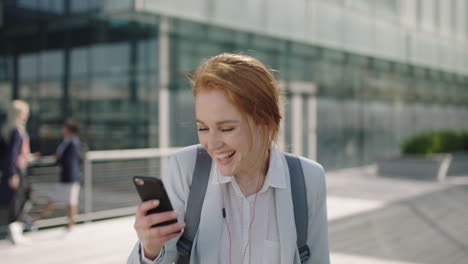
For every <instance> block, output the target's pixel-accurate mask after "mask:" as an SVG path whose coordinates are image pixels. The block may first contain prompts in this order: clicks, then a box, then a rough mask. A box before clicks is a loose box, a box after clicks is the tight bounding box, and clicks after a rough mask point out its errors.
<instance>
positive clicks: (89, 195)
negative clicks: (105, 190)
mask: <svg viewBox="0 0 468 264" xmlns="http://www.w3.org/2000/svg"><path fill="white" fill-rule="evenodd" d="M91 166H92V160H91V159H90V158H89V157H88V155H86V158H85V163H84V172H85V175H84V176H85V177H84V179H85V181H84V195H85V197H84V202H85V208H84V209H85V211H84V213H85V221H86V222H91V220H92V219H91V214H92V212H93V170H92V167H91Z"/></svg>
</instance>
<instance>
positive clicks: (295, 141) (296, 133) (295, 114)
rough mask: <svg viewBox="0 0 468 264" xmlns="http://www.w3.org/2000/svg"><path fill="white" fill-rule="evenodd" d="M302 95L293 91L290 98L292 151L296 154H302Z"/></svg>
mask: <svg viewBox="0 0 468 264" xmlns="http://www.w3.org/2000/svg"><path fill="white" fill-rule="evenodd" d="M302 103H303V100H302V95H301V94H298V93H294V94H293V95H292V98H291V104H292V111H291V117H292V137H291V141H292V153H293V154H296V155H302V121H303V120H304V119H303V112H302Z"/></svg>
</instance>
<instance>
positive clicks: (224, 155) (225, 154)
mask: <svg viewBox="0 0 468 264" xmlns="http://www.w3.org/2000/svg"><path fill="white" fill-rule="evenodd" d="M232 154H234V151H230V152H225V153H223V154H218V155H216V158H218V159H225V158H228V157H230V156H231V155H232Z"/></svg>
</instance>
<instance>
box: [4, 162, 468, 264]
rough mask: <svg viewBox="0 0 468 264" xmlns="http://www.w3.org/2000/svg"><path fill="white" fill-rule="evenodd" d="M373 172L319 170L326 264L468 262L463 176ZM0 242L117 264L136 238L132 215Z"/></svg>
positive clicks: (31, 252)
mask: <svg viewBox="0 0 468 264" xmlns="http://www.w3.org/2000/svg"><path fill="white" fill-rule="evenodd" d="M375 171H376V170H375V167H373V166H368V167H363V168H353V169H345V170H339V171H332V172H328V173H327V184H328V201H327V202H328V216H329V235H330V250H331V259H332V263H335V264H354V263H356V264H357V263H359V264H371V263H372V264H432V263H434V264H436V263H437V264H440V263H444V264H450V263H454V264H462V263H463V264H466V263H468V206H466V205H467V204H468V176H466V177H457V178H449V179H447V180H446V181H445V182H442V183H439V182H434V181H415V180H408V179H402V178H398V179H397V178H384V177H379V176H377V175H376V174H375ZM26 236H27V237H28V238H30V239H31V242H32V243H31V244H30V245H20V246H12V245H11V244H9V242H7V241H0V262H1V263H8V264H17V263H35V264H41V263H47V264H54V263H71V264H74V263H92V264H93V263H96V264H97V263H99V264H102V263H125V262H126V257H127V256H128V254H129V252H130V250H131V248H132V246H133V245H134V243H135V241H136V235H135V233H134V231H133V217H132V216H130V217H122V218H118V219H112V220H105V221H99V222H94V223H88V224H81V225H77V226H76V228H75V230H74V231H73V232H72V233H70V234H69V235H67V236H64V229H63V228H54V229H48V230H44V231H39V232H35V233H30V234H27V235H26Z"/></svg>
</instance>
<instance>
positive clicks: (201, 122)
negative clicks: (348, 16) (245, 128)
mask: <svg viewBox="0 0 468 264" xmlns="http://www.w3.org/2000/svg"><path fill="white" fill-rule="evenodd" d="M197 123H200V124H202V125H204V124H205V123H204V122H203V121H201V120H198V119H197ZM238 123H240V122H239V121H238V120H223V121H219V122H216V125H224V124H238Z"/></svg>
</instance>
